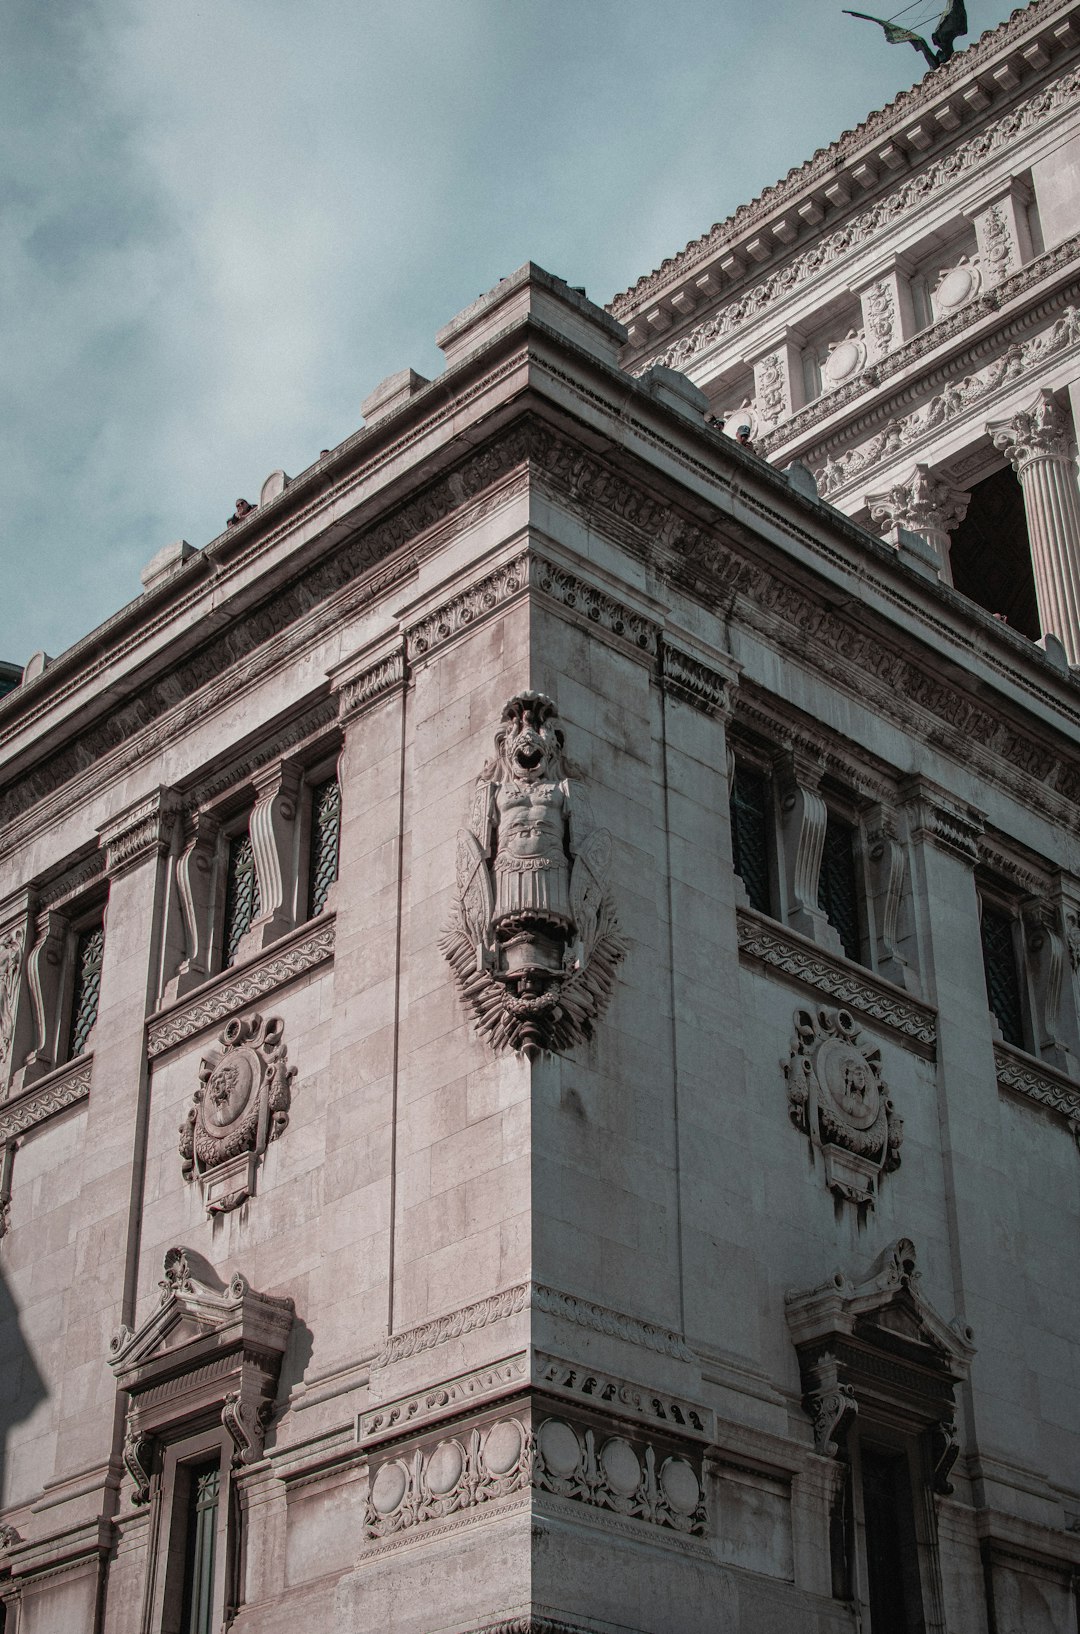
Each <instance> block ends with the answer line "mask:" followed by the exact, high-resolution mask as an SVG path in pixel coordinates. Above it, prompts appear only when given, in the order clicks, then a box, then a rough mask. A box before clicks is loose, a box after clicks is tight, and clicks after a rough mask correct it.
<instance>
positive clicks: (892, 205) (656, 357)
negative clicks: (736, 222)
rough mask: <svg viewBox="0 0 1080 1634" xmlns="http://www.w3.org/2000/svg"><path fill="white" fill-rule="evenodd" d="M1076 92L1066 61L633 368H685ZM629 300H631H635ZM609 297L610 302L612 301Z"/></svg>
mask: <svg viewBox="0 0 1080 1634" xmlns="http://www.w3.org/2000/svg"><path fill="white" fill-rule="evenodd" d="M1078 94H1080V68H1074V69H1072V70H1071V72H1069V73H1068V74H1065V75H1063V76H1062V78H1061V79H1059V80H1057V81H1055V82H1054V83H1053V84H1051V85H1047V86H1045V87H1044V88H1043V89H1042V90H1040V91H1038V92H1037V93H1036V94H1035V95H1034V96H1033V97H1030V98H1029V99H1028V100H1027V101H1026V102H1021V103H1020V104H1018V106H1017V107H1015V108H1013V109H1011V110H1010V112H1009V113H1007V114H1005V115H1003V117H1002V118H1001V119H999V120H998V121H997V122H996V123H994V124H991V125H989V126H987V127H986V128H985V129H984V130H981V131H979V132H978V133H977V134H975V135H973V136H971V137H969V138H968V140H967V141H966V142H962V143H961V144H960V146H959V147H958V148H955V149H954V150H953V151H952V152H951V153H947V154H943V155H942V156H941V157H940V158H939V159H937V160H935V161H933V162H932V163H931V164H930V165H928V166H927V167H926V168H925V169H923V170H919V171H917V172H916V173H915V174H914V175H913V176H911V177H909V178H908V180H907V181H905V182H904V183H903V185H902V186H900V187H898V188H896V189H895V191H893V192H892V193H889V194H887V195H886V196H885V197H884V198H882V199H879V200H878V202H877V203H876V204H874V205H871V207H870V208H869V209H868V210H864V211H863V212H862V214H861V215H856V216H853V217H852V218H850V219H849V220H847V221H845V222H844V223H843V225H842V226H839V227H837V228H836V229H835V230H834V231H832V232H831V233H825V234H823V235H821V236H820V237H817V238H815V239H814V240H813V241H812V242H811V243H809V244H808V246H807V248H806V249H805V250H804V251H803V252H802V254H801V255H797V256H796V257H795V258H794V259H793V260H791V261H786V262H785V263H784V264H783V265H782V266H780V267H778V268H777V270H776V271H775V272H773V273H770V275H769V277H768V278H765V279H764V280H763V281H762V282H761V283H759V284H755V285H754V286H753V288H752V289H748V290H746V291H745V292H744V293H743V294H742V295H740V296H739V297H738V299H737V300H734V301H730V302H728V303H727V304H726V305H725V306H721V307H720V308H719V310H718V311H716V312H714V313H713V314H712V316H711V317H709V318H706V319H705V321H704V322H703V323H699V324H697V325H696V326H695V327H694V328H692V329H689V330H687V331H686V332H685V333H684V334H682V335H680V337H679V338H678V340H676V341H674V342H673V343H672V344H671V345H670V346H668V347H667V348H666V349H665V350H664V351H662V352H659V353H653V352H651V351H646V352H645V353H643V355H642V357H640V358H638V359H635V362H634V369H635V371H637V370H639V369H641V368H643V367H647V366H651V365H655V364H663V365H664V366H665V367H667V368H672V369H682V368H685V366H686V364H687V363H688V362H689V361H690V360H691V358H694V357H697V356H699V355H700V354H701V353H702V352H704V351H706V350H708V348H710V347H711V346H713V345H715V343H716V342H717V341H719V340H722V339H723V338H724V336H725V335H730V334H732V333H733V332H734V331H735V330H737V329H740V328H742V327H743V325H744V324H747V323H749V322H751V321H753V320H754V319H756V318H760V317H761V316H762V315H763V314H764V313H766V312H767V311H768V310H769V309H770V307H772V306H773V305H774V304H776V303H777V302H779V301H781V300H786V299H787V298H788V297H789V296H790V295H791V294H792V293H793V292H794V291H795V290H796V289H798V288H800V286H801V285H803V284H805V283H808V282H809V281H810V280H811V279H812V278H816V277H817V276H818V275H819V274H820V273H821V272H822V271H823V270H824V269H825V268H826V267H829V266H833V265H835V264H836V263H838V262H840V261H842V260H845V259H847V258H848V257H850V256H851V255H852V254H854V253H855V252H857V251H860V250H862V249H864V248H865V247H866V246H867V245H868V244H870V243H872V242H873V240H874V239H875V238H877V237H878V236H879V234H882V233H884V232H891V231H892V230H893V229H894V228H895V227H896V225H897V223H898V222H900V221H902V220H903V219H904V218H905V217H906V216H908V215H911V214H913V213H914V212H915V211H925V209H926V207H927V204H928V202H929V201H930V200H931V199H932V198H933V196H934V194H936V193H942V192H944V191H945V190H946V189H947V188H951V187H953V186H955V184H956V183H957V181H959V180H960V178H961V177H962V176H964V175H965V174H967V173H968V172H969V171H972V170H975V169H977V168H978V167H979V166H981V165H983V164H985V163H986V161H987V160H988V159H990V158H991V157H993V156H994V155H995V154H996V153H998V152H999V151H1001V150H1002V149H1005V148H1008V147H1011V146H1012V145H1013V144H1014V143H1015V142H1016V140H1017V138H1018V137H1019V136H1020V135H1022V134H1023V133H1024V132H1025V131H1027V130H1030V129H1032V128H1033V127H1035V126H1037V125H1040V124H1042V123H1043V122H1044V121H1045V120H1046V119H1048V118H1050V117H1052V116H1053V115H1054V114H1056V113H1057V112H1058V110H1059V109H1060V108H1062V107H1064V106H1067V105H1068V104H1069V103H1071V102H1073V101H1075V100H1076V98H1077V96H1078ZM634 304H635V308H636V306H637V304H638V302H637V301H635V303H634ZM612 305H613V310H615V307H616V303H613V304H612ZM620 310H621V309H620Z"/></svg>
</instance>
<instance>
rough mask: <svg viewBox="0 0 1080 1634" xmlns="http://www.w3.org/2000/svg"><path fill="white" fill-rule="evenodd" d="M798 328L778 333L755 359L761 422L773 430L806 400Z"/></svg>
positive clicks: (759, 350) (755, 385)
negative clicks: (804, 398)
mask: <svg viewBox="0 0 1080 1634" xmlns="http://www.w3.org/2000/svg"><path fill="white" fill-rule="evenodd" d="M799 341H800V337H799V336H798V334H797V333H796V331H795V330H785V331H782V332H780V333H778V334H776V335H775V336H774V337H773V338H772V340H771V341H770V342H769V343H768V344H767V345H766V346H763V347H759V349H758V352H757V355H756V356H755V358H754V359H753V369H754V401H755V404H756V407H757V417H758V422H759V424H760V426H761V428H762V430H764V431H771V430H772V428H773V427H774V426H778V425H779V424H780V423H781V421H783V420H788V419H790V418H791V416H792V414H794V412H795V410H796V409H797V408H801V407H802V404H803V383H802V350H801V347H800V344H799Z"/></svg>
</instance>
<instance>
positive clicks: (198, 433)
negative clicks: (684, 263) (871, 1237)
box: [0, 0, 1011, 663]
mask: <svg viewBox="0 0 1080 1634" xmlns="http://www.w3.org/2000/svg"><path fill="white" fill-rule="evenodd" d="M894 3H895V0H894ZM935 9H936V7H935V4H934V0H927V3H926V5H925V6H923V7H921V8H919V9H915V10H913V11H911V12H910V13H909V16H908V17H907V18H905V21H910V22H917V21H921V20H922V19H923V18H924V17H926V16H927V15H928V14H932V13H933V12H934V11H935ZM1010 9H1011V7H1010V6H1009V5H1008V4H1005V3H1002V0H968V14H969V17H970V19H971V24H972V34H971V38H972V39H974V38H976V37H977V36H978V34H979V33H980V32H981V31H982V30H983V29H985V28H990V27H992V26H994V25H995V24H997V23H999V22H1001V21H1002V20H1003V19H1004V18H1005V17H1006V16H1008V14H1009V12H1010ZM0 13H2V15H0V110H2V112H0V120H3V122H4V124H5V125H6V127H7V128H6V129H5V130H4V131H3V138H4V139H3V140H2V141H0V224H2V225H0V297H2V298H0V530H2V539H3V576H2V580H0V583H2V586H3V589H2V592H0V658H2V659H7V660H9V661H14V662H18V663H23V662H25V660H26V659H27V658H28V657H29V656H30V654H31V653H32V652H34V651H35V650H37V649H38V648H44V649H46V650H47V651H48V652H50V653H53V654H56V653H58V652H60V651H62V650H63V648H64V647H66V646H69V645H70V644H71V643H72V642H73V641H76V640H78V639H79V637H80V636H81V635H83V634H85V633H86V632H87V631H88V630H90V629H91V628H92V627H93V626H94V625H96V624H98V623H100V622H101V621H102V620H103V619H104V618H106V617H108V616H109V614H110V613H112V612H114V611H115V610H116V609H117V608H118V607H120V606H122V605H123V604H124V603H125V602H127V601H129V600H131V599H132V597H133V596H135V595H136V594H137V593H138V591H139V569H140V567H141V566H142V565H143V564H144V563H145V562H147V561H148V560H149V559H150V557H151V556H153V554H154V553H155V551H157V550H158V549H159V548H160V547H161V546H162V545H164V544H166V543H167V542H168V541H169V540H173V539H179V538H184V539H188V540H190V541H191V543H192V544H194V545H202V544H205V543H206V541H207V540H208V539H211V538H213V537H214V536H215V535H216V534H217V533H219V532H220V531H221V529H222V527H223V525H224V522H225V518H226V517H227V516H228V514H229V513H230V511H231V510H232V507H233V502H234V500H235V499H236V497H237V496H238V495H241V494H242V495H244V496H245V497H247V498H248V499H250V500H255V499H256V498H257V497H258V490H259V487H260V485H261V483H262V480H263V478H264V477H265V476H266V475H267V474H268V473H269V472H270V471H272V470H274V469H275V468H276V467H278V466H282V467H284V469H285V470H286V471H288V472H289V473H290V474H295V473H296V472H297V471H300V470H303V469H304V467H305V466H307V465H309V464H310V463H311V462H312V460H314V459H316V458H317V457H318V454H319V450H320V449H321V448H324V447H332V446H333V445H334V444H336V443H338V442H340V441H341V440H342V438H344V437H346V436H348V435H349V433H350V432H352V431H354V430H355V429H356V427H357V426H358V425H359V423H360V403H361V400H362V399H363V398H364V397H365V396H366V395H367V394H368V392H369V391H371V389H372V388H373V387H374V386H375V385H376V384H377V383H378V382H379V381H380V380H381V379H382V378H383V377H384V376H385V375H387V374H390V373H392V372H394V371H395V370H397V369H402V368H405V367H407V366H409V365H411V366H412V367H413V368H416V369H418V370H419V371H420V372H421V373H422V374H427V375H431V374H434V373H437V372H438V371H439V369H440V368H441V362H442V360H441V355H440V354H439V353H438V352H437V351H436V349H435V345H434V338H433V337H434V334H435V331H436V329H438V328H439V327H440V326H441V325H442V324H443V323H444V322H445V321H446V320H447V319H448V318H449V317H451V316H452V315H453V314H454V313H455V312H457V311H459V310H460V309H461V308H462V307H464V306H466V305H467V304H468V303H469V302H470V301H472V300H473V299H475V297H476V296H477V295H478V294H480V293H481V292H482V291H484V290H486V289H489V288H490V287H491V286H492V285H493V284H494V283H495V282H496V281H497V280H498V279H499V278H500V277H501V276H502V275H504V274H505V273H508V272H510V271H512V270H513V268H514V267H516V266H519V265H520V264H521V263H522V262H523V261H526V260H529V259H532V260H534V261H538V262H540V263H541V265H543V266H546V267H547V268H548V269H549V270H551V271H553V272H557V273H559V274H560V275H561V276H563V277H565V278H567V279H568V280H569V282H571V283H574V284H584V285H585V286H586V287H587V289H588V293H589V295H590V296H591V297H592V298H593V299H594V300H596V301H599V302H601V303H603V302H605V301H607V300H609V299H610V298H611V296H612V295H613V294H614V293H615V292H617V291H618V290H621V289H623V288H625V287H626V286H627V285H628V284H630V283H632V282H633V281H634V280H635V279H636V278H637V277H638V276H640V274H642V273H644V272H648V271H650V270H651V269H652V268H653V267H654V266H656V265H657V263H658V262H659V261H661V260H662V259H663V257H664V256H666V255H670V254H672V253H673V252H674V251H676V250H677V249H679V248H681V247H682V245H683V244H684V243H685V242H686V241H687V239H689V238H691V237H697V236H698V235H699V234H701V233H703V232H705V231H706V230H707V229H708V227H709V226H710V225H711V223H712V222H713V221H716V220H718V219H721V218H722V217H724V216H726V215H727V214H729V213H730V211H731V210H732V209H734V208H735V206H736V205H738V204H740V203H742V202H744V201H746V200H748V199H749V198H751V197H753V196H754V194H756V193H757V192H759V191H760V190H761V189H762V188H763V187H765V186H767V185H769V184H770V183H771V182H773V181H775V180H777V178H778V177H779V176H781V175H783V174H784V173H785V172H786V171H787V170H788V169H789V168H790V166H791V165H793V164H796V163H798V162H800V161H801V160H803V159H804V158H807V157H808V156H809V155H810V154H811V153H812V152H813V151H814V149H815V148H816V147H818V146H820V145H822V144H824V143H827V142H829V141H831V140H833V139H834V138H835V137H837V136H838V135H840V133H841V132H842V131H843V130H844V129H845V128H847V127H849V126H851V125H854V124H857V123H858V122H859V121H860V120H861V119H863V118H864V117H865V116H866V114H867V112H868V111H869V110H870V109H872V108H875V107H879V106H881V105H882V104H883V103H884V102H886V101H888V100H889V99H890V98H891V97H892V96H894V95H895V94H896V92H897V91H899V90H902V89H904V88H906V87H907V86H908V85H910V84H911V83H912V82H913V81H914V80H915V79H917V78H918V77H919V73H920V64H921V58H919V57H918V56H917V55H916V53H915V52H914V51H913V50H911V49H910V48H909V47H907V46H901V47H897V46H893V47H890V46H888V45H886V44H885V42H884V39H883V37H882V36H881V35H880V34H879V32H878V31H877V30H876V29H875V28H873V27H872V26H871V25H870V24H868V23H860V22H856V21H854V20H853V19H851V18H848V17H845V16H843V14H842V12H841V6H840V0H760V3H754V0H740V3H737V0H3V3H2V5H0Z"/></svg>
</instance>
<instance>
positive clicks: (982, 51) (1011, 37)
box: [608, 0, 1072, 322]
mask: <svg viewBox="0 0 1080 1634" xmlns="http://www.w3.org/2000/svg"><path fill="white" fill-rule="evenodd" d="M1071 4H1072V0H1038V3H1036V4H1035V5H1028V6H1024V7H1022V8H1019V9H1017V10H1016V11H1014V12H1013V14H1012V16H1011V17H1010V18H1009V19H1007V20H1006V21H1005V22H1004V23H1002V24H1001V25H1000V26H999V27H998V28H995V29H992V30H990V31H989V32H987V33H986V34H984V35H983V36H982V37H981V38H980V39H979V40H977V41H976V42H975V43H974V44H973V45H970V46H968V47H967V49H966V50H964V51H960V52H958V53H957V55H956V56H955V57H954V58H953V59H952V61H951V62H949V63H947V64H945V66H944V67H942V68H937V69H935V70H934V71H933V73H931V74H928V75H926V76H925V77H924V78H923V79H922V80H920V81H919V82H918V83H917V84H915V85H914V86H912V88H911V89H910V90H908V91H902V92H901V93H900V94H899V96H897V97H894V99H893V101H892V102H890V103H888V104H887V105H886V106H885V107H884V108H881V109H877V110H875V112H873V113H872V114H870V115H869V117H868V118H867V119H866V120H864V122H863V123H862V124H861V125H858V126H856V127H855V128H854V129H853V130H849V131H845V132H844V134H843V135H842V136H841V137H839V138H838V140H837V141H835V142H832V143H830V144H829V145H828V146H827V147H823V148H819V149H818V151H817V152H816V153H815V154H814V155H813V157H812V158H810V159H807V160H805V161H804V162H803V163H802V164H801V165H795V166H793V167H792V169H791V170H789V171H788V173H787V175H786V176H785V177H783V178H782V180H780V181H778V182H777V183H775V185H773V186H772V187H767V188H766V189H765V190H764V192H763V193H761V194H759V196H758V197H757V198H756V199H753V200H751V201H750V202H749V203H747V204H744V205H740V207H739V208H738V209H737V210H736V211H735V212H734V213H733V214H732V215H731V216H728V217H727V218H726V219H725V220H723V221H719V222H716V223H715V224H714V225H713V226H712V227H711V228H710V229H709V231H708V232H707V233H704V234H703V235H702V236H701V237H700V238H698V239H692V240H691V241H690V243H688V244H687V245H686V246H685V248H684V249H682V250H680V251H678V253H677V254H675V255H673V256H669V257H668V258H667V259H666V260H665V261H663V262H662V263H661V265H660V266H659V267H657V268H656V269H655V270H654V271H653V272H651V273H646V274H645V275H644V276H643V277H641V278H639V279H638V280H637V282H636V283H634V284H633V285H631V287H630V288H629V289H627V290H624V291H623V292H621V293H620V294H618V295H616V296H615V297H614V298H613V299H612V300H611V302H610V303H609V306H608V310H609V311H610V312H611V313H613V315H614V316H615V317H616V318H618V319H619V320H620V321H621V322H626V321H627V320H628V319H629V318H632V317H633V316H634V315H635V314H636V313H638V312H639V311H640V310H641V308H642V307H644V306H645V305H647V304H649V303H650V302H652V301H655V300H658V299H660V298H661V297H662V296H664V295H666V294H669V293H671V292H673V291H674V290H675V289H676V288H677V286H678V284H679V283H680V282H681V281H682V280H683V279H684V278H686V277H688V276H689V275H690V274H691V273H692V272H693V271H694V270H695V269H696V268H698V267H700V266H701V265H702V263H704V262H706V261H709V260H711V259H713V258H714V257H715V256H716V255H717V254H718V253H719V252H720V251H721V250H722V249H724V248H727V247H730V246H734V245H735V243H736V242H737V240H738V239H739V238H741V237H742V236H743V235H745V234H748V233H750V232H752V231H753V230H754V229H755V228H758V227H760V226H761V225H762V224H763V223H764V222H766V221H768V220H770V219H771V218H773V217H775V216H777V215H778V214H780V213H781V212H782V211H783V210H784V209H785V207H787V206H788V205H789V203H790V204H794V202H795V200H796V199H797V198H802V196H803V195H804V194H805V193H807V192H808V191H809V190H810V189H812V188H813V187H814V186H815V185H816V184H818V183H824V182H826V181H828V182H832V181H833V180H834V179H835V178H836V177H837V175H838V174H842V173H843V172H844V170H845V169H846V167H847V166H848V165H849V164H851V163H853V162H854V161H855V160H856V159H857V158H858V157H859V156H860V155H861V154H862V153H863V151H864V150H865V149H868V148H870V147H871V146H876V145H877V144H880V143H883V142H885V141H887V140H888V138H889V137H890V136H891V135H893V134H894V133H895V132H897V131H899V130H900V128H901V127H902V126H904V125H909V124H910V123H911V121H912V120H913V119H915V118H917V116H918V115H919V114H921V113H923V112H925V111H926V110H928V108H929V107H930V106H931V105H932V104H933V103H935V102H939V101H941V102H943V101H945V100H946V99H947V98H948V97H949V95H950V94H955V93H956V92H958V91H959V90H960V82H962V81H964V80H967V79H970V80H971V81H972V84H973V85H974V84H975V83H976V76H977V75H978V73H979V70H980V69H981V68H982V67H983V65H984V64H985V63H986V61H987V60H988V59H989V58H990V57H993V56H996V55H997V54H998V53H999V52H1001V51H1002V50H1006V51H1007V50H1008V49H1009V47H1010V46H1012V45H1017V46H1018V45H1020V44H1021V43H1022V41H1023V39H1024V37H1025V36H1026V35H1027V34H1029V33H1031V32H1034V29H1036V28H1040V27H1044V26H1047V25H1049V24H1050V23H1052V22H1053V20H1054V18H1055V17H1056V16H1057V14H1058V13H1059V12H1062V11H1066V10H1068V9H1069V7H1070V5H1071ZM979 89H981V90H983V87H982V86H981V85H980V87H979ZM983 94H984V96H986V95H990V94H992V88H991V87H987V88H986V89H985V90H983Z"/></svg>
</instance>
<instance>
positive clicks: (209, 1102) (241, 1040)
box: [180, 1015, 296, 1214]
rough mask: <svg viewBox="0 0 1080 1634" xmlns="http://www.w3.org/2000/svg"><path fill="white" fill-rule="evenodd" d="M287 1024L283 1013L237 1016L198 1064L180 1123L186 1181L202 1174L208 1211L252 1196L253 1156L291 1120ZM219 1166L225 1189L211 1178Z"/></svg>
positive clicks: (220, 1210)
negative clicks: (192, 1091)
mask: <svg viewBox="0 0 1080 1634" xmlns="http://www.w3.org/2000/svg"><path fill="white" fill-rule="evenodd" d="M283 1027H284V1023H283V1022H282V1020H281V1017H280V1016H267V1017H266V1019H265V1020H264V1019H263V1017H262V1016H260V1015H252V1016H234V1017H233V1019H232V1020H231V1021H230V1022H229V1024H228V1025H227V1027H226V1028H225V1030H224V1032H222V1033H221V1034H220V1037H219V1042H220V1044H221V1045H222V1048H221V1049H220V1050H213V1051H210V1052H209V1053H208V1054H207V1055H204V1056H203V1058H202V1060H201V1061H200V1063H199V1080H200V1084H199V1088H198V1089H197V1090H196V1091H195V1094H194V1098H193V1100H192V1104H191V1106H190V1108H189V1109H188V1114H187V1117H186V1119H185V1120H184V1122H183V1123H182V1124H181V1126H180V1156H181V1157H182V1158H183V1162H184V1178H185V1180H194V1179H198V1180H199V1181H200V1183H201V1184H202V1186H203V1190H204V1193H205V1194H206V1196H207V1208H208V1210H209V1212H210V1213H211V1214H222V1213H226V1212H227V1211H228V1210H229V1209H233V1208H237V1207H239V1205H240V1204H241V1203H243V1202H245V1201H246V1200H247V1198H248V1197H250V1196H251V1193H252V1190H253V1188H254V1163H255V1161H256V1160H257V1159H258V1158H259V1157H261V1155H262V1153H263V1152H264V1151H265V1150H266V1147H267V1145H268V1143H269V1142H270V1141H272V1140H277V1138H278V1136H279V1135H281V1134H283V1133H284V1131H285V1129H286V1127H287V1126H288V1122H289V1105H290V1102H291V1100H292V1087H291V1086H292V1080H293V1079H294V1078H295V1076H296V1068H295V1067H290V1066H289V1065H288V1061H287V1052H286V1048H285V1045H284V1044H283V1043H282V1037H281V1035H282V1031H283ZM233 1171H235V1174H233ZM215 1173H216V1174H217V1178H218V1179H219V1180H220V1179H225V1180H226V1184H225V1186H224V1188H223V1187H222V1186H215V1185H214V1183H213V1182H214V1177H215ZM227 1173H228V1175H229V1176H231V1177H232V1178H234V1179H235V1181H236V1183H235V1184H234V1185H230V1184H229V1183H228V1179H227Z"/></svg>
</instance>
